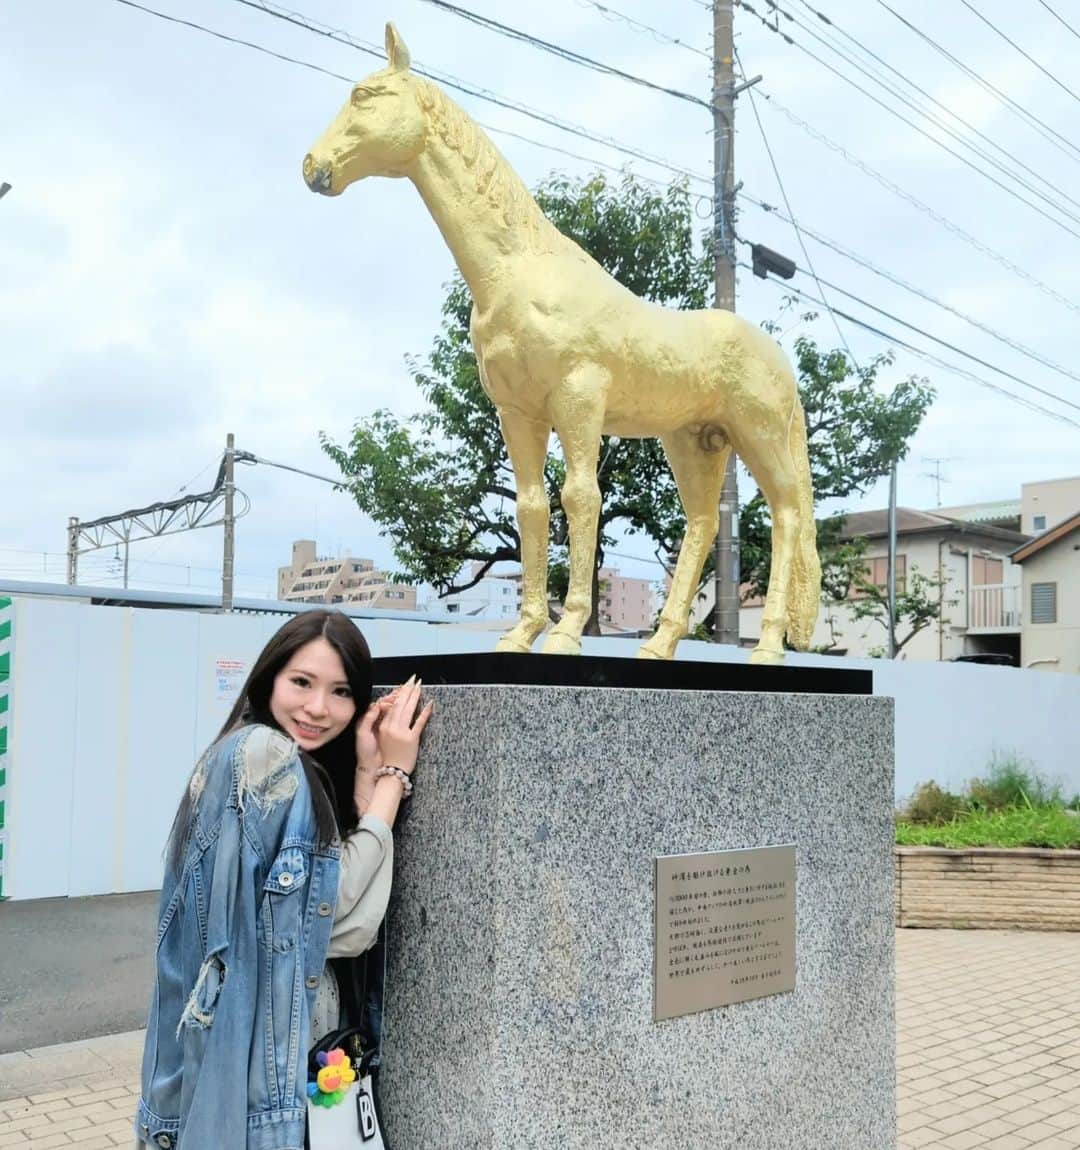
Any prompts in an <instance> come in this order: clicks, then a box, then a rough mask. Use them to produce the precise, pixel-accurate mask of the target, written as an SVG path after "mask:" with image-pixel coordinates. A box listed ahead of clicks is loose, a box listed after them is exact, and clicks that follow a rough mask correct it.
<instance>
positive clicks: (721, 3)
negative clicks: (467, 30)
mask: <svg viewBox="0 0 1080 1150" xmlns="http://www.w3.org/2000/svg"><path fill="white" fill-rule="evenodd" d="M734 17H735V13H734V4H733V0H713V92H712V105H713V274H714V277H715V288H716V299H715V301H714V306H715V307H718V308H722V309H723V310H724V311H734V310H735V227H734V224H735V221H734V204H735V91H734V89H735V66H734V57H735V33H734ZM715 568H716V570H715V586H716V610H715V621H714V624H713V641H714V642H716V643H733V644H734V645H735V646H738V643H739V582H740V578H739V491H738V485H737V480H736V475H735V453H734V451H732V452H730V453H729V455H728V461H727V468H726V470H725V471H724V486H723V489H722V491H721V493H720V529H719V531H718V532H717V535H716V553H715Z"/></svg>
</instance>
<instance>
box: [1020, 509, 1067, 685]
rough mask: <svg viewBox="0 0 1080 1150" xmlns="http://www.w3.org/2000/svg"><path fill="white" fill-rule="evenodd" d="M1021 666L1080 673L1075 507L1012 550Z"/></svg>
mask: <svg viewBox="0 0 1080 1150" xmlns="http://www.w3.org/2000/svg"><path fill="white" fill-rule="evenodd" d="M1012 559H1013V562H1014V563H1017V564H1019V565H1020V567H1021V569H1022V571H1023V575H1024V578H1023V603H1024V619H1023V632H1022V639H1021V649H1022V651H1023V662H1024V666H1025V667H1038V668H1040V669H1041V670H1046V671H1067V672H1071V673H1072V674H1076V673H1077V672H1080V511H1076V512H1075V513H1074V514H1072V515H1070V516H1069V517H1068V518H1067V519H1063V520H1062V521H1061V522H1060V523H1056V524H1054V525H1052V526H1051V527H1049V528H1047V530H1045V531H1043V532H1042V533H1041V534H1040V535H1037V536H1036V537H1035V538H1034V539H1032V540H1031V541H1030V542H1028V543H1025V544H1024V545H1023V546H1022V547H1019V548H1017V549H1016V550H1015V551H1014V552H1013V554H1012Z"/></svg>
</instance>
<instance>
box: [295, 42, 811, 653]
mask: <svg viewBox="0 0 1080 1150" xmlns="http://www.w3.org/2000/svg"><path fill="white" fill-rule="evenodd" d="M386 54H387V58H388V60H389V65H388V66H387V67H386V68H384V69H382V70H381V71H378V72H375V73H373V74H372V75H371V76H369V77H367V78H366V79H365V80H363V81H362V82H361V83H359V84H357V85H356V86H355V87H354V88H353V90H352V93H351V95H350V97H349V100H348V102H347V103H346V104H345V106H344V107H343V108H342V110H341V112H340V113H339V114H338V116H337V118H336V119H335V120H334V122H333V123H332V124H331V125H330V127H329V128H328V129H327V131H326V132H325V133H324V134H323V135H322V137H321V138H320V139H319V141H318V142H317V143H316V144H315V146H314V147H313V148H312V149H311V151H310V152H309V153H308V155H307V156H306V157H305V159H304V165H303V171H304V180H305V181H306V183H307V185H308V186H309V187H310V188H311V189H312V190H313V191H315V192H321V193H323V194H325V195H330V196H336V195H339V194H340V193H341V192H343V191H344V190H345V189H346V188H347V187H348V186H349V185H350V184H351V183H353V182H354V181H355V180H360V179H363V178H364V177H366V176H389V177H398V178H400V177H406V178H408V179H410V180H412V182H413V183H414V184H415V185H416V188H417V190H418V191H419V193H420V195H421V197H422V198H423V200H424V203H425V204H426V205H427V208H428V211H429V212H430V213H431V215H432V216H433V217H434V219H435V222H436V224H437V225H438V227H439V230H440V231H441V232H442V234H443V238H444V239H445V240H446V243H447V244H448V245H449V247H450V250H451V252H452V253H453V255H454V258H455V259H456V261H457V265H458V267H459V268H460V269H461V274H462V275H463V276H464V277H465V281H466V283H467V284H468V285H469V289H470V291H471V292H472V298H473V311H472V320H471V324H470V334H471V336H472V343H473V347H474V349H475V351H476V361H477V366H478V368H479V372H480V382H481V384H482V385H483V388H484V391H485V392H487V394H488V396H489V397H490V398H491V400H492V402H493V403H494V404H495V406H496V408H497V409H498V413H499V419H500V421H501V424H502V433H503V438H504V439H505V441H506V447H507V450H508V452H509V455H510V462H511V465H512V466H513V469H514V476H515V479H516V481H517V517H518V524H519V527H520V534H521V563H522V601H521V615H520V618H519V620H518V622H517V625H516V626H515V627H514V628H513V630H511V631H510V632H509V633H508V634H506V635H505V636H503V637H502V639H501V640H500V641H499V645H498V650H501V651H528V650H530V649H531V647H532V644H533V641H534V640H535V639H536V637H537V636H538V635H539V634H540V632H541V631H542V630H543V629H544V627H545V625H546V624H547V622H548V611H547V560H548V499H547V495H546V494H545V491H544V460H545V457H546V454H547V447H548V441H549V439H550V436H551V432H552V430H554V431H555V433H556V435H558V437H559V440H560V442H561V444H562V449H563V454H564V456H565V460H566V482H565V484H564V486H563V489H562V503H563V507H564V509H565V511H566V517H567V521H568V524H569V533H570V584H569V590H568V592H567V595H566V603H565V610H564V614H563V616H562V619H561V620H560V621H559V622H558V623H557V624H556V625H555V627H554V628H553V629H552V630H551V632H550V633H549V634H548V635H547V637H546V639H545V642H544V645H543V650H544V651H545V652H548V653H555V654H577V653H579V652H580V650H581V633H582V630H583V629H584V627H585V623H586V622H587V620H588V617H589V614H590V609H591V606H592V568H593V564H594V561H595V555H596V531H597V521H598V518H599V514H600V489H599V486H598V484H597V477H596V471H597V460H598V456H599V450H600V441H601V436H602V435H605V434H608V435H619V436H629V437H644V436H658V437H659V438H660V440H661V442H662V443H663V446H664V451H665V453H666V455H667V458H668V462H669V463H670V465H671V470H672V472H673V474H674V476H675V481H676V483H677V484H678V488H679V495H680V497H681V499H682V504H683V508H684V510H685V512H686V524H687V525H686V534H685V536H684V538H683V543H682V547H681V549H680V551H679V558H678V562H677V564H676V567H675V574H674V577H673V580H672V584H671V589H670V591H669V593H668V596H667V601H666V603H665V605H664V609H663V611H662V612H661V615H660V625H659V627H658V628H657V630H656V633H655V634H654V635H653V636H652V637H651V638H650V639H649V640H648V641H647V642H646V643H645V644H644V645H643V646H642V647H641V649H640V650H639V651H638V654H639V655H640V656H643V657H645V658H653V659H670V658H672V656H673V655H674V653H675V647H676V645H677V644H678V642H679V640H680V639H682V638H683V637H684V636H685V635H686V628H687V620H688V617H689V613H690V607H691V604H692V601H693V596H694V594H695V592H696V590H697V587H698V580H699V579H700V577H701V570H702V566H703V564H704V562H705V558H706V554H707V551H708V548H709V546H710V545H711V543H712V541H713V539H714V538H715V536H716V530H717V524H718V505H719V499H720V489H721V485H722V483H723V476H724V467H725V464H726V462H727V459H728V454H729V452H730V451H731V450H732V448H734V450H735V452H736V454H737V455H738V456H739V458H740V459H742V461H743V462H744V463H745V464H746V466H747V468H748V469H749V470H750V473H751V474H752V475H753V477H754V479H755V480H756V481H757V484H758V486H759V487H760V488H761V491H762V493H763V494H764V496H765V498H766V500H767V501H768V504H769V508H770V510H771V512H772V524H773V527H772V568H771V572H770V579H769V592H768V596H767V598H766V600H765V611H764V617H763V620H762V630H761V639H760V642H759V643H758V645H757V647H756V648H755V649H754V651H753V653H752V654H751V662H756V663H777V662H780V661H781V659H782V658H783V644H784V637H785V635H786V636H787V639H788V641H789V642H790V643H791V645H792V646H794V647H796V648H799V649H805V647H806V646H807V645H808V643H809V640H810V636H811V634H812V632H813V629H814V623H815V620H816V619H817V613H818V603H819V598H820V585H821V568H820V564H819V561H818V555H817V544H816V529H815V525H814V507H813V491H812V488H811V483H810V466H809V462H808V460H807V453H806V425H805V421H804V418H803V411H802V405H801V404H800V402H799V392H798V387H797V385H796V382H795V378H794V376H793V374H792V371H791V368H790V366H789V364H788V362H787V359H786V357H785V356H784V353H783V352H782V351H781V350H780V348H779V347H778V346H777V344H776V343H775V342H774V341H773V340H771V339H770V338H769V337H768V336H766V335H765V334H764V332H762V331H760V330H759V329H758V328H757V327H755V326H754V325H753V324H750V323H748V322H747V321H745V320H743V319H740V318H739V317H738V316H735V315H732V314H730V313H728V312H723V311H717V310H712V309H710V310H701V311H675V310H672V309H668V308H663V307H660V306H658V305H656V304H652V303H649V302H647V301H645V300H642V299H639V298H638V297H637V296H635V295H633V294H632V293H631V292H629V291H628V290H627V289H626V288H624V287H622V285H621V284H619V283H617V282H616V281H615V280H614V279H613V278H612V277H611V276H610V275H608V273H607V272H606V271H604V269H603V268H601V267H600V265H599V264H597V263H596V262H595V261H594V260H593V259H592V258H591V257H590V256H588V255H587V254H586V253H585V252H584V251H582V249H581V248H580V247H578V245H577V244H575V243H574V242H573V241H571V240H569V239H567V238H566V237H565V236H563V235H562V233H560V232H559V231H558V229H557V228H556V227H555V226H554V225H553V224H552V223H551V222H550V221H549V220H548V219H547V218H546V217H545V216H544V214H543V212H541V210H540V208H539V206H538V205H537V203H536V201H535V200H534V199H533V197H532V196H531V195H530V193H529V191H528V189H527V188H526V187H525V185H524V184H523V183H522V182H521V180H520V178H519V177H518V176H517V174H516V173H515V172H514V171H513V169H512V168H511V167H510V165H509V164H508V163H507V162H506V160H504V159H503V157H502V156H501V155H500V154H499V152H498V151H497V150H496V149H495V147H494V145H493V144H492V143H491V141H490V140H489V139H488V137H487V136H486V135H485V134H484V133H483V132H482V131H481V130H480V128H478V127H477V125H476V124H475V123H474V122H473V121H472V120H471V119H470V118H469V116H468V115H467V114H466V113H465V112H464V111H463V110H462V109H461V108H459V107H458V106H457V105H456V104H455V103H454V102H453V101H452V100H451V99H450V98H449V97H448V96H446V94H445V93H444V92H443V91H442V90H441V89H440V88H438V87H437V86H436V85H435V84H433V83H431V82H430V81H428V80H426V79H424V78H423V77H421V76H417V75H416V74H414V73H413V72H411V71H410V70H409V53H408V50H407V49H406V47H405V44H404V43H403V41H402V40H401V37H400V36H399V35H398V34H397V31H396V30H395V28H394V26H393V25H392V24H388V25H387V26H386Z"/></svg>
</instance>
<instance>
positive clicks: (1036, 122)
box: [876, 0, 1080, 160]
mask: <svg viewBox="0 0 1080 1150" xmlns="http://www.w3.org/2000/svg"><path fill="white" fill-rule="evenodd" d="M876 3H877V4H878V5H879V7H881V8H884V9H885V11H886V12H888V13H889V14H890V15H891V16H893V17H895V18H896V19H897V20H899V21H900V23H901V24H903V25H904V27H905V28H907V29H908V30H909V31H910V32H913V33H914V34H915V35H916V36H918V37H919V39H920V40H922V41H923V42H924V43H925V44H927V45H929V46H930V47H931V48H933V50H934V51H935V52H937V53H938V55H940V56H943V57H944V58H945V59H946V60H948V61H949V63H951V64H953V65H954V66H955V67H957V68H959V69H960V71H961V72H963V73H964V75H965V76H967V77H968V78H969V79H971V80H974V81H975V83H976V84H978V85H979V86H980V87H981V88H982V89H983V90H984V91H986V92H989V93H990V94H991V95H993V96H994V97H995V99H996V100H997V101H998V102H999V103H1001V104H1003V105H1004V106H1005V107H1007V108H1008V109H1009V110H1010V111H1012V113H1013V114H1014V115H1016V116H1018V117H1020V119H1022V120H1023V121H1024V123H1026V124H1027V126H1028V127H1030V128H1034V129H1035V131H1037V132H1038V133H1039V134H1040V135H1041V136H1043V137H1044V138H1045V139H1047V140H1048V141H1049V142H1050V143H1052V144H1053V145H1054V147H1056V148H1057V149H1058V150H1059V151H1062V152H1065V149H1066V148H1068V149H1069V150H1070V152H1071V153H1072V155H1071V156H1070V158H1071V159H1074V160H1077V159H1080V147H1078V146H1077V145H1076V144H1074V143H1073V142H1072V140H1070V139H1068V138H1067V137H1065V136H1063V135H1062V134H1061V133H1060V132H1058V131H1056V130H1055V129H1054V128H1052V127H1051V126H1050V125H1049V124H1048V123H1046V121H1045V120H1042V119H1040V118H1039V117H1038V116H1036V115H1035V114H1034V112H1031V111H1029V110H1028V109H1027V108H1025V107H1024V106H1023V105H1022V104H1019V103H1017V101H1016V100H1014V99H1013V98H1012V97H1011V96H1009V95H1007V94H1006V93H1005V92H1003V91H1002V90H1001V89H1000V88H998V87H997V86H996V85H994V84H992V83H990V81H989V80H987V79H986V78H985V77H983V76H981V75H980V74H979V73H978V72H976V71H975V69H974V68H971V67H969V66H968V65H967V64H965V63H964V62H963V60H961V59H959V58H958V57H957V56H954V55H953V53H952V52H950V51H949V50H948V49H947V48H945V47H943V46H942V45H941V44H939V43H938V42H937V41H936V40H935V39H934V38H933V37H932V36H929V35H928V34H927V33H926V32H924V31H923V30H922V29H921V28H918V27H917V26H916V25H914V24H913V23H912V22H911V21H910V20H908V19H907V17H906V16H903V15H902V14H901V13H899V12H897V10H896V9H895V8H893V7H892V5H891V4H888V3H887V2H886V0H876ZM1062 145H1064V147H1062ZM1065 154H1066V155H1069V152H1065Z"/></svg>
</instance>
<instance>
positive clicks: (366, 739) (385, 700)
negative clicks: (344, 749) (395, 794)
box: [353, 687, 401, 818]
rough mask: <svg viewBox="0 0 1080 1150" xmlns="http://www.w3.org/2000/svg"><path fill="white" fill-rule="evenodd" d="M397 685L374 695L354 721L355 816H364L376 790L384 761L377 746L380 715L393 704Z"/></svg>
mask: <svg viewBox="0 0 1080 1150" xmlns="http://www.w3.org/2000/svg"><path fill="white" fill-rule="evenodd" d="M400 691H401V688H400V687H395V688H394V690H392V691H391V692H390V694H388V695H383V696H382V698H380V699H376V700H375V701H374V702H373V703H372V704H371V706H370V707H368V709H367V711H366V712H365V713H364V716H363V718H362V719H361V720H360V722H359V723H357V724H356V777H355V779H354V780H353V802H354V804H355V805H356V816H357V818H363V817H364V813H365V812H366V811H367V809H368V807H369V805H370V804H371V797H372V795H373V794H374V793H375V783H376V781H377V780H376V778H375V772H376V771H377V770H378V769H379V768H380V767H381V766H382V765H383V757H382V752H381V751H380V750H379V739H378V730H379V724H380V723H381V722H382V718H383V715H385V714H386V712H387V711H388V710H389V709H390V708H391V707H392V706H393V705H394V702H395V701H396V700H397V697H398V694H399V692H400Z"/></svg>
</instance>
